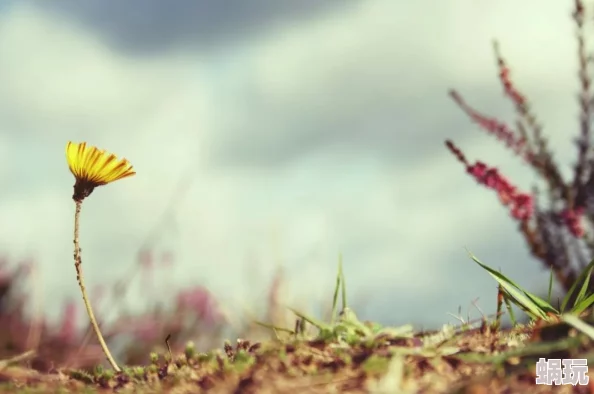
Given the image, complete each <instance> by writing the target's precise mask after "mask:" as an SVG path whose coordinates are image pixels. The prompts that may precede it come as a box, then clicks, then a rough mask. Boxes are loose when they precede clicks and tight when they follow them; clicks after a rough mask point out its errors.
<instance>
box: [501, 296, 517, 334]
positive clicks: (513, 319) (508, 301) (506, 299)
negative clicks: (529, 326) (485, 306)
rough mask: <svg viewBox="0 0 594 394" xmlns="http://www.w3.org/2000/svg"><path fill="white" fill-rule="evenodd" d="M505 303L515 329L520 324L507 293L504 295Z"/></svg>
mask: <svg viewBox="0 0 594 394" xmlns="http://www.w3.org/2000/svg"><path fill="white" fill-rule="evenodd" d="M503 302H505V307H506V308H507V313H508V314H509V320H510V321H511V324H512V326H514V327H515V326H516V325H517V324H518V320H517V319H516V314H515V312H514V309H513V308H512V305H511V302H510V300H509V298H508V296H507V293H504V295H503Z"/></svg>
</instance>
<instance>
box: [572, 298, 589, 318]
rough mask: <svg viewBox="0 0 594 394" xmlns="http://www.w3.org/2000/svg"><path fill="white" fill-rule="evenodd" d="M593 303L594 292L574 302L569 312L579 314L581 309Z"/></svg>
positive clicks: (583, 309)
mask: <svg viewBox="0 0 594 394" xmlns="http://www.w3.org/2000/svg"><path fill="white" fill-rule="evenodd" d="M592 304H594V294H590V295H589V296H588V297H586V298H584V299H583V300H581V301H580V302H578V303H576V304H575V305H574V306H573V308H571V313H574V314H576V315H579V314H581V313H582V312H583V311H585V310H586V309H588V308H589V307H591V306H592Z"/></svg>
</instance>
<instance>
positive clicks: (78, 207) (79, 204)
mask: <svg viewBox="0 0 594 394" xmlns="http://www.w3.org/2000/svg"><path fill="white" fill-rule="evenodd" d="M75 202H76V211H75V213H74V268H75V269H76V279H77V280H78V285H79V286H80V291H81V292H82V297H83V301H84V303H85V308H86V309H87V313H88V315H89V319H90V320H91V325H92V326H93V330H94V331H95V334H96V335H97V339H98V340H99V344H100V345H101V348H102V349H103V353H105V356H106V357H107V360H108V361H109V363H110V364H111V366H112V368H113V369H114V370H115V371H116V372H120V371H121V369H120V367H118V364H116V362H115V360H114V359H113V357H112V355H111V353H110V352H109V349H108V348H107V344H106V343H105V340H104V339H103V335H101V330H100V329H99V325H98V324H97V320H96V319H95V314H94V313H93V308H91V302H90V301H89V298H88V297H87V291H86V289H85V282H84V279H83V273H82V258H81V256H80V245H79V241H78V234H79V219H80V210H81V207H82V201H75Z"/></svg>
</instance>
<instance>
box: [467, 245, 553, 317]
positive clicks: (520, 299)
mask: <svg viewBox="0 0 594 394" xmlns="http://www.w3.org/2000/svg"><path fill="white" fill-rule="evenodd" d="M469 254H470V257H471V258H472V259H473V260H474V262H475V263H477V264H478V265H480V266H481V267H482V268H483V269H484V270H486V271H487V272H488V273H489V274H490V275H491V276H492V277H493V279H495V280H496V281H497V282H498V283H499V284H501V286H502V287H503V289H504V290H505V291H506V292H507V293H508V294H509V295H510V297H511V298H512V300H513V301H514V303H515V304H517V305H518V306H519V307H521V308H522V309H524V310H526V311H527V312H529V313H530V314H531V315H533V316H536V317H540V318H542V319H546V318H547V315H546V312H545V310H543V306H544V305H541V304H542V303H544V304H546V301H544V300H540V301H542V302H537V300H539V299H538V297H536V296H532V295H529V294H526V292H525V291H524V290H522V288H520V286H518V285H517V284H515V283H514V282H513V281H512V280H511V279H509V278H507V277H506V276H505V275H503V274H501V273H499V272H497V271H495V270H494V269H492V268H490V267H488V266H487V265H485V264H483V263H481V262H480V261H479V259H478V258H477V257H476V256H474V255H473V254H471V253H469ZM548 308H552V309H554V308H553V307H552V306H550V305H548ZM548 308H547V309H548Z"/></svg>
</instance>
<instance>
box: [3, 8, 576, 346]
mask: <svg viewBox="0 0 594 394" xmlns="http://www.w3.org/2000/svg"><path fill="white" fill-rule="evenodd" d="M572 6H573V2H572V1H569V0H567V1H557V2H547V3H546V4H545V3H543V2H542V1H536V0H525V1H523V2H521V4H520V3H519V2H517V1H513V0H500V1H497V2H493V1H488V0H456V1H451V2H435V1H429V0H418V1H414V2H410V1H409V2H403V1H388V0H385V1H374V2H363V1H350V0H347V1H344V0H343V1H338V0H337V1H315V0H302V1H293V0H256V1H251V2H244V1H239V0H228V1H218V2H207V1H190V0H176V1H174V0H172V1H168V2H162V1H156V0H154V1H152V0H151V1H146V0H143V1H140V0H131V1H127V2H118V1H111V0H110V1H98V0H83V1H80V0H77V1H75V0H64V1H61V2H47V1H28V0H22V1H18V2H17V1H7V0H5V1H3V2H0V87H1V88H0V180H1V181H2V183H1V184H2V189H1V190H0V253H1V254H2V256H3V263H2V265H1V266H0V268H1V269H2V270H3V271H2V272H4V275H5V277H7V276H8V275H14V273H15V270H17V271H18V272H20V273H23V275H22V277H21V280H20V281H19V287H18V292H17V293H19V294H21V298H18V297H17V299H18V300H21V301H22V305H23V308H24V309H23V310H24V313H25V314H26V316H28V318H31V319H33V321H40V319H41V317H40V316H42V315H43V316H44V319H47V324H48V325H52V324H53V325H58V326H59V325H60V324H62V325H64V324H66V323H64V321H63V320H64V316H70V320H69V321H70V323H68V324H70V325H71V326H72V327H70V326H69V327H70V328H69V329H70V330H74V328H73V327H74V326H76V327H85V326H86V322H87V319H86V315H85V312H84V308H83V307H82V301H81V299H80V298H81V297H80V293H79V288H78V285H77V283H76V278H75V271H74V267H73V262H72V227H73V213H74V203H73V202H72V200H71V195H72V185H73V182H74V180H73V177H72V175H71V174H70V172H69V171H68V167H67V165H66V160H65V156H64V149H65V146H66V142H67V141H69V140H72V141H76V142H78V141H87V142H88V143H90V144H93V145H96V146H98V147H100V148H103V149H107V150H109V151H111V152H113V153H115V154H117V155H118V156H123V157H126V158H127V159H129V160H130V161H131V163H132V164H133V165H134V168H135V169H136V171H137V175H136V176H135V177H133V178H129V179H126V180H125V181H121V182H116V183H114V184H113V185H109V186H108V187H101V188H98V189H96V190H95V192H94V193H93V195H92V196H91V197H90V198H89V199H87V200H86V201H85V203H84V204H83V212H82V218H81V220H82V228H81V246H82V250H83V268H84V272H85V277H86V282H87V288H88V289H90V292H91V295H92V297H93V299H94V300H95V303H96V305H95V307H96V308H97V309H98V311H99V314H100V315H101V316H102V318H103V319H104V321H105V322H112V323H113V325H114V326H117V325H118V324H120V325H122V326H121V327H126V326H130V327H131V324H132V323H130V322H129V321H128V320H125V317H126V316H132V315H134V314H143V313H145V312H146V311H149V310H150V311H152V312H151V313H157V312H158V313H165V312H166V311H167V310H170V309H171V310H172V309H174V308H178V309H179V308H181V307H180V305H181V304H183V303H184V302H186V304H190V303H192V302H196V301H195V299H194V298H192V294H194V297H195V298H196V297H198V298H199V300H200V301H199V303H200V302H202V304H200V305H201V308H203V309H204V310H202V312H201V313H203V314H205V315H204V316H206V317H204V316H202V317H201V319H203V320H208V319H213V320H216V319H218V318H222V319H223V320H224V321H227V322H228V321H236V320H237V319H238V318H239V317H241V319H243V318H245V317H246V316H248V317H249V316H251V315H250V314H253V315H254V316H258V317H259V318H262V319H266V313H267V312H266V308H267V306H269V305H270V302H272V301H271V294H272V293H274V294H275V297H277V298H275V300H274V302H276V303H277V304H278V305H280V306H284V305H288V306H293V307H296V308H301V309H303V310H307V311H311V313H314V314H318V315H319V314H323V313H324V310H325V308H326V309H327V307H328V306H329V304H330V302H331V295H332V290H333V284H334V281H335V274H336V267H337V261H338V255H339V253H342V255H343V258H344V267H345V275H346V279H347V290H348V293H349V296H350V301H351V302H352V303H353V307H354V308H355V310H356V311H357V312H358V313H359V315H360V316H361V317H362V318H364V319H372V320H376V321H380V322H382V323H386V324H404V323H414V324H415V325H417V327H420V328H437V327H439V326H441V325H442V324H444V323H452V322H455V320H454V319H452V317H450V316H448V315H447V313H448V312H450V313H457V311H458V308H459V307H460V306H461V307H462V310H463V311H464V312H463V313H464V314H465V315H466V311H467V310H469V309H470V310H471V314H472V315H474V317H479V316H480V315H479V313H478V312H477V311H476V310H473V309H472V306H471V303H472V302H473V300H475V299H477V298H478V299H479V301H478V305H479V306H480V307H481V308H482V309H483V310H484V311H485V312H487V313H489V312H493V311H494V309H495V296H496V286H495V282H494V281H493V280H492V279H491V278H490V277H489V276H488V275H487V274H486V273H485V272H483V271H482V270H481V269H480V268H479V267H478V266H476V264H475V263H473V262H472V261H471V260H470V259H469V258H468V256H467V253H466V251H465V249H464V248H468V249H469V250H470V251H472V252H473V253H474V254H475V255H477V256H478V257H479V258H480V259H481V260H482V261H483V262H485V263H487V264H489V265H491V266H493V267H495V268H500V269H501V270H502V271H503V272H504V273H505V274H508V275H509V276H511V277H512V278H516V279H517V280H518V282H520V284H522V285H525V286H526V287H527V289H529V290H533V291H536V292H542V291H544V289H546V286H547V280H548V272H546V271H543V270H542V269H541V268H540V264H539V263H538V262H536V260H534V259H533V258H532V257H530V255H529V252H528V250H527V248H526V246H525V245H524V241H523V240H522V238H521V237H520V236H519V234H518V233H517V225H516V223H515V222H513V221H512V220H511V219H510V217H509V215H508V213H507V210H506V209H505V208H503V207H502V206H501V205H500V203H499V202H498V200H497V198H496V196H495V193H493V192H492V191H489V190H486V189H485V188H483V187H481V186H477V184H476V183H475V181H474V180H473V179H472V178H471V177H469V176H468V175H467V174H465V173H464V168H463V167H462V166H461V165H460V163H458V162H457V161H456V160H455V158H454V157H453V156H452V155H451V153H450V152H448V151H447V149H446V148H445V147H444V140H445V139H453V140H454V141H455V142H456V144H457V145H458V146H460V148H461V149H463V150H464V152H465V153H466V155H467V156H468V158H469V160H471V161H474V160H477V159H479V160H484V161H486V162H487V163H489V164H491V165H494V166H497V167H498V168H500V169H501V171H502V172H503V173H504V174H505V175H506V176H508V177H509V178H510V179H511V180H512V181H513V182H514V183H515V184H517V185H518V186H519V187H520V188H521V189H523V190H526V191H529V190H530V187H531V185H532V182H533V180H534V177H533V173H532V172H531V171H530V169H528V168H526V167H525V166H523V165H522V164H521V162H520V161H519V160H517V159H516V158H514V157H513V156H512V154H511V153H510V152H508V151H507V150H506V149H505V148H504V147H503V145H502V144H500V143H499V142H497V141H496V140H494V138H492V137H491V136H488V135H486V134H485V133H484V132H482V131H480V130H479V129H478V127H477V126H476V125H474V124H472V123H471V122H470V121H469V120H468V118H467V116H466V115H465V114H464V113H463V112H462V111H460V110H459V109H458V108H457V107H456V105H455V104H454V103H453V102H452V101H451V100H450V98H449V97H448V95H447V92H448V90H449V89H450V88H455V89H457V90H458V91H459V92H460V93H461V94H463V95H464V97H465V98H466V99H467V100H468V101H469V103H471V104H472V105H473V106H474V107H476V108H477V109H479V110H481V111H483V112H486V113H488V114H490V115H493V116H497V117H500V118H501V119H503V120H510V121H512V120H513V119H514V118H513V108H512V106H511V104H509V102H507V101H506V100H504V99H503V95H502V88H501V86H500V85H499V82H498V80H497V68H496V64H495V59H494V55H493V51H492V46H491V42H492V40H493V39H497V40H499V42H500V44H501V50H502V53H503V55H504V56H505V58H506V59H507V60H508V62H509V64H510V66H511V67H512V70H513V79H514V80H515V81H516V83H517V85H518V87H519V88H520V89H521V90H522V91H523V92H525V93H526V94H527V95H528V97H529V98H530V99H531V101H532V104H533V107H534V110H535V112H536V113H537V114H538V115H539V117H540V121H541V122H542V123H543V124H544V125H545V133H546V134H547V135H548V136H549V137H550V141H551V144H552V146H553V147H554V149H555V154H556V157H557V158H558V160H559V161H560V162H561V163H563V164H564V167H563V168H562V170H563V171H566V175H567V174H569V171H570V170H571V165H572V164H573V160H574V157H575V148H574V146H573V142H572V141H573V138H574V136H575V135H577V130H578V128H577V122H578V116H577V115H578V107H577V105H576V100H575V93H576V92H577V89H578V79H577V75H576V66H577V56H576V42H575V40H574V38H573V37H574V36H573V32H574V24H573V22H572V20H571V18H570V14H571V10H572ZM19 267H20V268H19ZM19 269H20V271H19ZM281 281H282V286H280V284H279V283H281ZM180 294H182V295H180ZM196 294H198V295H196ZM183 297H186V298H185V299H184V298H183ZM200 297H202V298H200ZM183 300H186V301H183ZM205 300H206V301H205ZM184 305H185V304H184ZM205 305H206V306H205ZM155 308H157V309H158V308H161V309H158V311H157V312H154V311H155ZM168 308H169V309H168ZM159 311H161V312H159ZM163 311H165V312H163ZM246 311H249V313H248V312H246ZM262 316H264V317H262ZM122 319H124V320H122ZM44 321H45V320H44ZM122 322H127V323H122ZM40 324H41V323H40ZM105 324H107V323H105ZM62 328H63V329H64V330H66V328H64V326H63V327H62ZM138 330H140V328H139V329H138ZM21 331H22V330H21ZM30 335H33V334H30ZM189 337H191V335H189ZM93 343H94V340H93Z"/></svg>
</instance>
